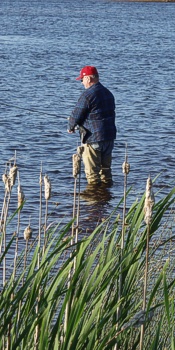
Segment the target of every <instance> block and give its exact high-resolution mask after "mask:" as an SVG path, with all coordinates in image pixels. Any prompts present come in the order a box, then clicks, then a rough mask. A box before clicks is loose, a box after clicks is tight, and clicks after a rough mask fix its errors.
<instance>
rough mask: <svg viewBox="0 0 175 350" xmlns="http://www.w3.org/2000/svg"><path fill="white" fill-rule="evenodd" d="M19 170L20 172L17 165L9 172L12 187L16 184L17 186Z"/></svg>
mask: <svg viewBox="0 0 175 350" xmlns="http://www.w3.org/2000/svg"><path fill="white" fill-rule="evenodd" d="M17 170H18V167H17V165H13V166H12V167H11V168H10V171H9V179H10V185H11V187H12V186H14V184H15V181H16V176H17Z"/></svg>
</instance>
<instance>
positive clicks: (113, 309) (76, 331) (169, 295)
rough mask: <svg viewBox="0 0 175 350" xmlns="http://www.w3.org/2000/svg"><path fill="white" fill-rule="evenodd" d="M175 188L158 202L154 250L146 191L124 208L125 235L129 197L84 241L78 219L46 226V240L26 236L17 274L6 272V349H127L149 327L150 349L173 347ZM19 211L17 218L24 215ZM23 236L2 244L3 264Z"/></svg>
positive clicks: (2, 301) (0, 338) (0, 320)
mask: <svg viewBox="0 0 175 350" xmlns="http://www.w3.org/2000/svg"><path fill="white" fill-rule="evenodd" d="M40 175H41V174H40ZM40 187H41V189H42V184H41V177H40ZM174 194H175V188H172V190H171V191H170V192H169V193H168V194H167V195H166V196H165V197H163V199H160V200H159V201H158V202H157V203H155V205H154V209H153V212H152V219H151V221H150V223H149V256H147V255H146V248H147V244H148V242H147V239H148V226H147V224H145V221H144V215H145V214H144V210H143V209H144V204H145V193H143V196H142V198H141V200H140V201H138V200H136V201H135V202H134V203H133V204H132V205H131V207H130V208H129V210H128V211H127V212H125V235H124V238H123V222H122V220H121V219H120V217H119V215H118V213H119V210H120V207H121V204H122V203H123V201H124V200H125V199H126V198H123V199H121V201H120V202H119V203H118V205H116V208H115V209H114V210H113V212H112V213H111V215H110V216H109V217H108V218H107V219H106V220H105V221H103V222H102V223H101V224H100V225H98V227H96V229H95V230H94V231H93V232H92V233H91V234H90V236H88V237H87V236H86V235H84V238H82V239H81V240H80V241H78V240H77V239H76V241H74V240H73V241H72V227H74V226H73V225H74V222H75V221H76V217H75V218H73V220H72V221H71V222H68V223H67V224H66V225H65V226H62V225H61V223H59V224H57V225H51V226H50V228H48V227H47V229H46V227H41V228H39V230H38V232H39V233H41V232H40V231H42V232H43V235H45V236H44V239H41V237H40V238H39V237H38V238H37V240H34V239H33V240H32V241H31V244H30V242H29V241H28V242H27V243H28V245H27V249H26V250H25V249H24V251H23V252H20V253H19V252H18V254H17V255H18V256H17V258H16V259H15V260H14V261H15V264H16V266H15V274H14V273H13V271H12V273H11V274H10V273H9V271H7V272H8V274H5V275H6V279H5V283H4V281H2V282H3V283H1V293H0V349H2V350H4V349H12V350H16V349H25V350H28V349H30V350H31V349H38V350H43V349H48V350H58V349H59V350H75V349H76V350H85V349H87V350H107V349H114V348H115V347H116V344H117V349H121V350H134V349H140V339H141V327H142V326H143V325H144V337H143V342H142V348H143V349H146V350H148V349H150V350H151V349H152V350H153V349H154V350H158V349H162V350H163V349H174V348H175V342H174V295H175V275H174V263H175V256H174V248H173V243H174V239H175V236H174V235H173V222H174V211H173V210H174ZM126 196H129V190H128V191H127V193H126ZM155 197H156V196H155ZM47 198H48V197H47ZM24 205H25V204H24ZM47 205H48V203H47ZM40 206H41V202H40ZM46 208H47V206H46ZM20 210H21V207H19V208H18V210H17V213H16V216H15V217H14V218H13V220H15V219H16V218H17V220H19V216H18V213H19V211H20ZM41 212H42V210H40V213H41ZM40 222H41V218H40ZM45 223H47V219H46V218H45ZM2 225H4V224H2ZM76 228H77V225H76ZM19 234H20V233H19ZM16 238H17V237H16V236H13V237H12V238H11V240H10V241H9V242H6V246H3V249H2V254H1V258H0V263H1V264H3V261H4V259H5V258H6V257H7V256H8V254H9V251H11V249H12V247H13V246H14V242H15V240H16ZM3 239H4V229H2V237H1V240H2V242H3ZM38 239H39V244H38ZM123 239H124V242H123V243H122V254H121V241H122V240H123ZM46 242H47V244H45V243H46ZM42 244H43V245H44V249H41V245H42ZM25 259H26V260H25ZM24 261H26V263H24ZM75 261H76V264H75ZM38 262H39V263H38ZM146 263H147V273H146V275H147V281H146V283H147V285H146V287H147V288H146V300H145V303H144V306H145V307H144V309H143V298H144V290H145V289H144V283H145V282H144V281H145V266H146ZM6 269H7V266H6ZM121 274H122V279H121ZM121 283H122V284H121ZM67 305H69V309H68V314H67V315H66V317H67V322H66V328H65V326H64V324H65V314H66V310H67ZM118 309H119V310H120V313H118V314H117V310H118Z"/></svg>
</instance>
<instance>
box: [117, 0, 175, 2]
mask: <svg viewBox="0 0 175 350" xmlns="http://www.w3.org/2000/svg"><path fill="white" fill-rule="evenodd" d="M110 1H112V2H114V1H115V2H175V0H110Z"/></svg>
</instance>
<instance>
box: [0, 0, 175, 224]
mask: <svg viewBox="0 0 175 350" xmlns="http://www.w3.org/2000/svg"><path fill="white" fill-rule="evenodd" d="M174 15H175V5H174V4H173V3H126V2H125V3H122V2H113V1H100V0H97V1H95V0H92V1H91V0H89V1H86V2H84V3H83V6H82V1H80V0H75V1H72V0H66V1H60V0H50V1H47V0H40V1H39V0H38V1H32V0H30V1H25V0H23V1H22V0H21V1H18V0H14V1H10V0H9V1H8V0H6V1H1V3H0V113H1V116H0V146H1V147H0V172H1V174H2V173H3V172H4V169H5V164H6V162H7V161H8V160H9V159H11V158H13V157H14V154H15V152H16V155H17V165H18V167H19V172H20V182H21V185H22V187H23V190H24V192H25V196H26V199H27V202H26V205H25V209H24V210H23V212H22V214H21V227H22V228H24V227H25V226H26V224H27V223H28V220H29V217H30V220H31V225H33V226H34V227H37V225H38V224H37V220H38V216H39V207H38V204H39V173H40V167H41V163H42V166H43V174H44V175H45V174H48V176H49V177H50V179H51V182H52V199H51V201H50V202H49V210H50V211H52V219H51V220H53V221H57V222H59V221H60V220H63V222H67V221H68V220H69V219H70V218H71V217H72V205H73V186H74V179H73V177H72V154H73V153H76V148H77V146H78V145H80V143H79V136H78V134H76V135H73V136H72V135H68V134H67V131H66V130H67V119H66V118H67V117H69V115H70V113H71V110H72V109H73V107H74V105H75V102H76V101H77V99H78V97H79V95H80V93H81V91H82V89H83V87H82V85H81V84H80V83H79V82H77V81H76V80H75V78H76V76H77V74H78V73H79V71H80V69H81V67H82V66H84V65H95V66H97V68H98V70H99V74H100V80H101V82H102V84H104V85H106V86H107V87H108V88H109V89H110V90H111V91H112V92H113V94H114V96H115V98H116V115H117V121H116V122H117V128H118V136H117V140H116V143H115V149H114V152H113V178H114V186H113V187H112V188H110V189H109V190H108V191H107V192H106V193H105V197H102V199H101V197H100V196H101V194H99V195H98V196H96V199H97V202H96V203H95V202H94V198H93V196H91V197H90V198H89V197H88V198H83V197H82V198H81V203H80V205H81V220H82V225H83V222H86V223H87V226H88V225H91V224H92V223H95V222H97V221H98V218H102V217H106V215H108V214H109V213H110V212H111V210H112V209H113V208H114V207H115V206H116V205H117V204H118V202H119V200H120V198H121V196H122V193H123V174H122V163H123V161H124V157H125V145H126V143H127V146H128V160H129V163H130V165H131V172H130V174H129V176H128V186H130V185H132V186H133V190H132V192H131V197H130V198H131V201H132V200H133V199H135V197H136V196H139V195H140V194H142V193H143V191H144V190H145V185H146V179H147V177H148V176H149V174H151V176H152V178H154V177H155V176H156V175H158V174H159V173H161V174H160V176H159V177H158V179H157V180H156V182H155V191H158V190H159V189H160V188H162V187H164V186H165V189H164V192H165V193H166V191H168V190H169V189H168V187H169V185H170V184H171V183H172V182H173V181H174V168H175V166H174V161H175V152H174V148H175V138H174V136H175V131H174V111H175V85H174V82H175V70H174V63H175V62H174V57H175V44H174V43H175V31H174V29H173V28H174ZM33 110H35V111H36V112H33ZM37 111H38V112H37ZM85 188H86V180H85V176H84V173H83V172H82V177H81V189H82V190H84V189H85ZM16 192H17V189H16V186H15V188H14V190H13V193H14V194H13V198H12V200H11V203H12V205H13V206H14V207H15V205H16V204H13V203H15V200H16V199H15V198H16ZM3 196H4V185H3V183H2V182H1V183H0V203H2V202H3ZM54 202H58V203H59V205H58V206H55V205H54Z"/></svg>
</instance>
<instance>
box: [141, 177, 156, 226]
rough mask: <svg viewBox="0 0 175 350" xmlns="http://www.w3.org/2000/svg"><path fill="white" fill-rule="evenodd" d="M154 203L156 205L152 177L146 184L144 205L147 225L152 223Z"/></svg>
mask: <svg viewBox="0 0 175 350" xmlns="http://www.w3.org/2000/svg"><path fill="white" fill-rule="evenodd" d="M154 203H155V198H154V193H153V189H152V180H151V178H150V177H148V179H147V183H146V193H145V204H144V213H145V217H144V220H145V223H146V224H147V225H150V224H151V221H152V214H153V206H154Z"/></svg>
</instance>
